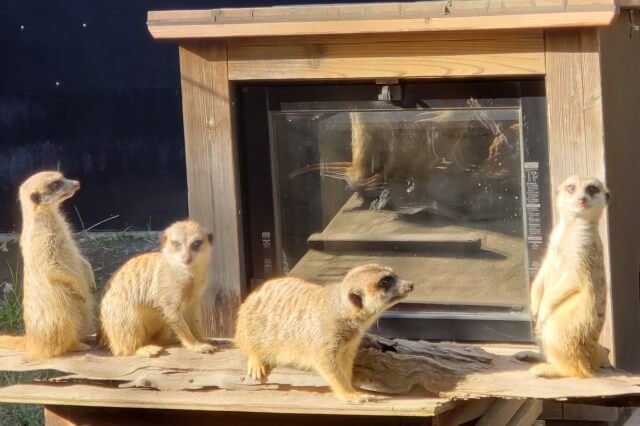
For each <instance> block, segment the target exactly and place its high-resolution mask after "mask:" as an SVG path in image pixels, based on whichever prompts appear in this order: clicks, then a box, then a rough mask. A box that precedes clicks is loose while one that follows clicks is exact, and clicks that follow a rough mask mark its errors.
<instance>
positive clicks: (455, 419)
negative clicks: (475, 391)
mask: <svg viewBox="0 0 640 426" xmlns="http://www.w3.org/2000/svg"><path fill="white" fill-rule="evenodd" d="M493 402H494V399H493V398H484V399H471V400H467V401H460V402H458V403H456V405H455V408H453V409H452V410H449V411H447V412H445V413H444V414H441V415H439V416H437V417H436V418H434V419H433V425H434V426H458V425H461V424H463V423H467V422H470V421H471V420H474V419H477V418H478V417H480V416H482V415H483V414H484V413H486V411H487V410H488V409H489V407H491V406H492V404H493Z"/></svg>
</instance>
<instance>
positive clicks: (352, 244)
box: [307, 232, 482, 251]
mask: <svg viewBox="0 0 640 426" xmlns="http://www.w3.org/2000/svg"><path fill="white" fill-rule="evenodd" d="M307 245H308V247H309V248H310V249H316V250H362V249H367V250H385V249H386V250H395V251H406V250H439V249H454V250H455V249H458V250H465V251H466V250H471V251H475V250H479V249H480V248H481V245H482V237H481V236H480V235H479V234H474V233H468V234H466V235H465V234H462V235H459V234H458V235H451V234H417V233H416V234H379V235H375V234H366V233H325V232H322V233H316V234H311V236H310V237H309V238H307Z"/></svg>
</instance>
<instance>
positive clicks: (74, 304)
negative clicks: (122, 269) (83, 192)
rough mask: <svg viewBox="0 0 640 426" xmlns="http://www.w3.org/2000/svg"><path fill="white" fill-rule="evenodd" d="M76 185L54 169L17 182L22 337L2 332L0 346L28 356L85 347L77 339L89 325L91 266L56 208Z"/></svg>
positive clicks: (46, 355)
mask: <svg viewBox="0 0 640 426" xmlns="http://www.w3.org/2000/svg"><path fill="white" fill-rule="evenodd" d="M79 188H80V183H79V182H78V181H76V180H70V179H66V178H65V177H64V176H63V175H62V174H61V173H59V172H57V171H46V172H40V173H36V174H34V175H33V176H31V177H29V178H28V179H27V180H25V181H24V182H23V183H22V185H20V189H19V196H20V207H21V209H22V234H21V236H20V250H21V252H22V259H23V262H24V285H23V309H24V313H23V317H24V329H25V335H24V337H22V336H15V337H11V336H2V337H0V347H5V348H11V349H18V350H24V351H25V356H26V358H27V359H29V360H37V359H46V358H52V357H55V356H58V355H61V354H63V353H65V352H70V351H81V350H86V349H89V346H88V345H86V344H84V343H82V342H81V340H82V339H84V338H86V337H87V336H88V335H89V334H90V333H91V332H92V328H93V295H92V290H91V289H92V287H95V280H94V276H93V270H92V269H91V265H90V264H89V262H87V260H86V259H85V258H84V257H82V255H81V254H80V251H79V249H78V246H77V245H76V242H75V241H74V239H73V237H72V235H71V229H70V227H69V224H68V223H67V221H66V220H65V217H64V215H63V214H62V212H61V210H60V205H61V204H62V202H63V201H64V200H66V199H68V198H70V197H72V196H73V194H75V192H76V191H77V190H78V189H79Z"/></svg>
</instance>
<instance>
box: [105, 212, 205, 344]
mask: <svg viewBox="0 0 640 426" xmlns="http://www.w3.org/2000/svg"><path fill="white" fill-rule="evenodd" d="M212 242H213V235H212V234H211V233H209V232H207V230H205V229H204V228H203V227H202V226H200V225H199V224H198V223H197V222H194V221H192V220H184V221H180V222H176V223H174V224H172V225H171V226H169V227H168V228H167V229H166V230H165V231H164V232H163V233H162V235H161V236H160V244H161V246H162V250H161V252H154V253H145V254H142V255H139V256H136V257H133V258H132V259H129V260H128V261H127V262H126V263H125V264H124V265H123V266H122V267H121V268H120V269H119V270H118V271H116V273H115V274H114V275H113V278H111V281H110V283H109V286H108V288H107V290H106V292H105V295H104V297H103V299H102V303H101V305H100V322H101V329H102V339H103V341H104V343H106V344H107V346H108V347H109V349H110V350H111V352H112V353H113V354H114V355H133V354H138V355H145V356H153V355H156V354H158V353H159V352H160V351H161V350H162V346H166V345H169V344H172V343H175V341H174V339H173V336H172V332H173V333H175V335H176V336H177V338H178V340H179V341H180V343H182V345H183V346H185V347H186V348H188V349H190V350H192V351H195V352H200V353H207V352H212V351H213V350H214V347H213V346H212V345H210V344H209V343H206V342H205V336H204V331H203V324H202V295H203V294H204V291H205V290H206V284H207V275H208V271H209V264H210V263H211V251H212Z"/></svg>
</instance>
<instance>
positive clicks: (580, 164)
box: [545, 29, 619, 360]
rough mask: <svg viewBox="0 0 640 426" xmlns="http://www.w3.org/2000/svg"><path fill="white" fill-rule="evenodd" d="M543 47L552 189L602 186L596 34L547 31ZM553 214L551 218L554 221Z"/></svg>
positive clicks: (606, 332)
mask: <svg viewBox="0 0 640 426" xmlns="http://www.w3.org/2000/svg"><path fill="white" fill-rule="evenodd" d="M545 43H546V71H547V75H546V94H547V114H548V120H547V123H548V131H549V170H550V173H551V186H552V188H553V189H555V188H557V187H558V185H560V183H561V182H562V181H563V180H564V179H566V178H567V177H568V176H571V175H574V174H581V175H592V176H596V177H598V178H600V179H605V180H606V175H605V145H604V127H603V118H602V117H603V115H602V114H603V112H602V79H601V75H600V56H599V50H600V47H599V42H598V36H597V30H596V29H585V30H575V31H569V30H550V31H547V32H546V35H545ZM556 215H557V212H554V217H555V216H556ZM608 225H609V218H608V212H607V210H605V213H604V215H603V219H602V220H601V222H600V237H601V238H602V242H603V246H604V258H605V269H606V275H607V286H608V288H609V291H608V295H607V318H606V320H605V325H604V328H603V331H602V335H601V337H600V341H601V343H602V344H603V345H604V346H605V347H607V348H610V349H611V352H612V353H611V356H612V358H613V360H615V359H616V351H617V350H618V349H619V345H617V344H616V342H615V341H614V339H613V334H612V333H613V329H612V327H613V324H612V322H611V318H612V315H611V312H612V311H611V309H612V298H611V282H612V281H611V271H610V256H609V250H610V243H609V226H608Z"/></svg>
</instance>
